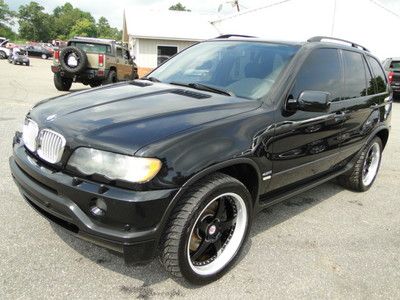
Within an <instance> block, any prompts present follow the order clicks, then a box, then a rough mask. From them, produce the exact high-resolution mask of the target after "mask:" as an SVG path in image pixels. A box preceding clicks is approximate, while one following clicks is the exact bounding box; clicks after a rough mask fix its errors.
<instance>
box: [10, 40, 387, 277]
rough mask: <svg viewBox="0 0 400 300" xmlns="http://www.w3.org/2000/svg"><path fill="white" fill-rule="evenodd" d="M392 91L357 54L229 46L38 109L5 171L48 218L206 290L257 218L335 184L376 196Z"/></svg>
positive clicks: (334, 48)
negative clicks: (152, 262) (283, 203)
mask: <svg viewBox="0 0 400 300" xmlns="http://www.w3.org/2000/svg"><path fill="white" fill-rule="evenodd" d="M345 43H347V44H348V46H346V45H345ZM198 70H200V71H198ZM366 78H368V79H369V80H368V81H367V80H366ZM386 82H387V79H386V76H385V74H384V71H383V68H382V66H381V64H380V63H379V62H378V60H377V59H376V57H374V56H373V55H372V54H371V53H370V52H368V51H367V50H366V49H365V48H363V47H361V46H359V45H357V44H355V43H352V42H347V41H343V40H337V39H333V38H324V37H315V38H311V39H309V40H308V41H307V42H304V43H289V42H272V41H267V40H262V39H256V38H244V37H240V36H233V35H224V36H222V37H220V38H216V39H212V40H207V41H204V42H201V43H198V44H196V45H194V46H192V47H190V48H187V49H186V50H184V51H182V52H181V53H179V54H177V55H176V56H174V57H173V58H171V59H169V60H168V61H166V62H165V63H164V64H163V65H162V66H160V67H158V68H157V69H155V70H154V71H153V72H151V73H150V74H149V75H148V76H147V77H144V78H142V80H135V81H130V82H125V83H119V84H113V85H107V86H104V87H100V88H97V89H94V90H88V91H83V92H80V93H74V94H69V95H64V96H61V97H58V98H53V99H49V100H46V101H42V102H40V103H38V104H37V105H36V106H35V107H34V108H33V109H32V110H30V111H29V113H28V114H27V116H26V119H25V125H24V128H23V132H22V133H19V132H17V133H16V135H15V138H14V142H13V156H12V157H11V158H10V168H11V171H12V175H13V178H14V179H15V182H16V184H17V186H18V187H19V189H20V191H21V194H22V195H23V197H24V199H25V200H26V201H27V203H29V204H30V205H31V206H32V207H33V208H34V209H35V210H36V211H37V212H38V213H39V214H41V215H42V216H44V217H45V218H47V219H49V220H51V221H53V222H55V223H57V224H59V225H61V226H62V227H64V228H66V229H67V230H68V231H69V232H71V233H73V234H75V235H76V236H78V237H82V238H84V239H86V240H90V241H92V242H93V243H96V244H98V245H101V246H103V247H106V248H110V249H113V250H115V251H118V252H121V253H123V255H124V257H125V260H126V262H127V263H132V262H146V261H149V260H151V259H152V258H153V257H155V256H159V257H160V258H161V262H162V264H163V265H164V266H165V268H166V269H167V270H168V271H169V272H170V273H171V274H172V275H173V276H178V277H182V276H183V277H184V278H185V279H186V280H188V281H190V282H193V283H196V284H204V283H208V282H210V281H213V280H215V279H217V278H219V277H220V276H222V275H223V274H224V273H225V272H226V271H227V270H228V269H229V267H230V266H232V264H233V263H234V261H235V259H236V258H237V257H238V255H239V253H240V250H241V249H242V248H243V244H244V243H245V241H246V238H247V237H248V235H249V231H250V226H251V223H252V221H253V218H254V216H255V214H256V213H257V212H259V211H261V210H263V209H265V208H267V207H269V206H271V205H274V204H276V203H278V202H280V201H282V200H285V199H287V198H289V197H292V196H294V195H296V194H298V193H301V192H303V191H305V190H307V189H310V188H312V187H315V186H316V185H318V184H321V183H323V182H326V181H328V180H331V179H333V178H338V180H339V182H340V183H341V184H342V185H343V186H344V187H346V188H349V189H351V190H354V191H358V192H364V191H367V190H368V189H369V188H370V187H371V186H372V184H373V182H374V180H375V178H376V176H377V173H378V170H379V166H380V163H381V157H382V151H383V149H384V148H385V145H386V143H387V140H388V137H389V129H390V118H391V109H392V99H391V94H390V91H389V89H388V86H387V84H386ZM265 251H266V253H267V252H268V249H265Z"/></svg>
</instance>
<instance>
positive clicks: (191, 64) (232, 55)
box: [148, 41, 298, 99]
mask: <svg viewBox="0 0 400 300" xmlns="http://www.w3.org/2000/svg"><path fill="white" fill-rule="evenodd" d="M297 50H298V47H296V46H292V45H283V44H271V43H263V42H249V41H243V42H241V41H209V42H203V43H199V44H197V45H194V46H193V47H190V48H188V49H187V50H185V51H183V52H182V53H180V54H178V55H177V56H175V57H173V58H171V59H170V60H168V61H167V62H165V63H164V64H163V65H162V66H160V67H159V68H158V69H156V70H154V71H153V72H152V73H151V74H150V75H148V76H149V77H151V78H156V79H158V80H159V81H161V82H167V83H175V84H176V83H181V84H193V83H198V84H204V85H207V86H209V87H214V88H218V89H222V90H224V91H227V92H230V93H232V94H234V95H236V96H238V97H243V98H249V99H260V98H261V97H263V96H265V95H266V94H267V93H268V92H269V90H270V89H271V87H272V85H273V84H274V82H275V80H276V79H277V77H278V75H279V74H280V72H281V71H282V69H283V68H284V67H285V66H286V65H287V63H288V62H289V60H290V59H291V58H292V57H293V56H294V54H295V53H296V52H297Z"/></svg>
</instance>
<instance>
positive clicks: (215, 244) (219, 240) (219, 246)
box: [213, 239, 222, 254]
mask: <svg viewBox="0 0 400 300" xmlns="http://www.w3.org/2000/svg"><path fill="white" fill-rule="evenodd" d="M213 246H214V248H215V252H217V254H220V253H219V252H220V250H221V248H222V242H221V239H218V240H217V241H215V243H214V244H213Z"/></svg>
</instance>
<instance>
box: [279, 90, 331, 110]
mask: <svg viewBox="0 0 400 300" xmlns="http://www.w3.org/2000/svg"><path fill="white" fill-rule="evenodd" d="M329 96H330V93H327V92H321V91H303V92H302V93H301V94H300V96H299V99H297V100H295V99H289V100H288V102H287V108H288V109H289V110H295V109H298V110H303V111H310V112H326V111H328V110H329V107H330V106H331V102H330V101H329Z"/></svg>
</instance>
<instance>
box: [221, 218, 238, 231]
mask: <svg viewBox="0 0 400 300" xmlns="http://www.w3.org/2000/svg"><path fill="white" fill-rule="evenodd" d="M235 223H236V216H234V217H233V218H231V219H228V220H226V221H224V222H221V223H220V228H221V231H222V232H224V231H226V230H228V229H230V228H231V227H232V226H233V225H235Z"/></svg>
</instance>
